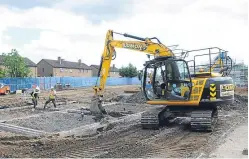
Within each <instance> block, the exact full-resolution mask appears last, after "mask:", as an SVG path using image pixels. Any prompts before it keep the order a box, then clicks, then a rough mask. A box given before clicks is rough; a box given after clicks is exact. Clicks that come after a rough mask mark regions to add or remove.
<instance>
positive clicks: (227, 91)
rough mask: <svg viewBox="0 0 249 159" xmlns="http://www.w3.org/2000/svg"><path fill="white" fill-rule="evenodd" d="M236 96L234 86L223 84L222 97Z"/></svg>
mask: <svg viewBox="0 0 249 159" xmlns="http://www.w3.org/2000/svg"><path fill="white" fill-rule="evenodd" d="M231 95H234V85H233V84H222V85H220V96H221V97H224V96H231Z"/></svg>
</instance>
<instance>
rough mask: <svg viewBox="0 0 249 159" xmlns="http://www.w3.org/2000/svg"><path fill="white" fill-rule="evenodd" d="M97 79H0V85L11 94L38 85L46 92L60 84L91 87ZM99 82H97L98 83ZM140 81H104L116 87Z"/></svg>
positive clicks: (113, 78)
mask: <svg viewBox="0 0 249 159" xmlns="http://www.w3.org/2000/svg"><path fill="white" fill-rule="evenodd" d="M96 81H97V77H37V78H0V83H4V84H6V85H9V86H10V90H11V92H14V91H16V90H20V89H25V88H28V89H29V88H32V86H33V85H38V86H39V87H40V89H42V90H47V89H49V88H51V87H52V86H55V85H56V84H58V83H60V84H61V85H70V87H72V88H80V87H92V86H94V85H95V83H96ZM98 82H99V81H98ZM139 84H140V81H139V80H138V78H137V77H134V78H118V77H110V78H108V79H107V81H106V85H107V86H117V85H139Z"/></svg>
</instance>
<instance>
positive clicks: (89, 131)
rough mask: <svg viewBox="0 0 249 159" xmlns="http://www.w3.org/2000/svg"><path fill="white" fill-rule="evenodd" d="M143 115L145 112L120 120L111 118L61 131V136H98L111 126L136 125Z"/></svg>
mask: <svg viewBox="0 0 249 159" xmlns="http://www.w3.org/2000/svg"><path fill="white" fill-rule="evenodd" d="M142 113H143V112H139V113H136V114H132V115H128V116H125V117H122V118H118V119H116V118H112V117H109V118H106V119H104V120H102V121H101V122H98V123H93V124H89V125H85V126H81V127H77V128H74V129H71V130H69V131H61V132H59V135H60V136H62V137H67V136H72V135H74V136H91V135H95V134H98V132H99V130H101V129H102V131H105V130H106V129H108V127H109V126H110V125H115V126H118V125H119V124H128V123H130V122H133V123H134V121H139V120H140V118H141V114H142Z"/></svg>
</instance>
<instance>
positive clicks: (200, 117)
mask: <svg viewBox="0 0 249 159" xmlns="http://www.w3.org/2000/svg"><path fill="white" fill-rule="evenodd" d="M217 120H218V111H217V109H213V110H195V111H192V114H191V130H192V131H208V132H212V131H213V130H214V128H215V125H216V123H217Z"/></svg>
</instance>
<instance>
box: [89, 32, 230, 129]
mask: <svg viewBox="0 0 249 159" xmlns="http://www.w3.org/2000/svg"><path fill="white" fill-rule="evenodd" d="M114 34H119V35H123V36H124V37H128V38H132V39H134V40H133V41H125V40H114V39H113V35H114ZM154 40H156V42H154ZM115 48H123V49H129V50H132V51H139V52H142V53H145V54H149V55H152V56H154V59H152V60H149V61H146V63H145V64H144V69H143V71H142V75H141V85H142V91H143V93H144V96H145V97H146V100H147V104H151V105H160V106H159V107H155V108H154V109H151V110H149V111H146V112H144V113H143V114H142V115H141V125H142V128H144V129H158V128H159V127H161V126H164V125H167V124H168V122H169V121H170V120H171V119H173V118H176V117H191V123H190V124H191V129H192V130H193V131H213V129H214V127H215V125H216V122H217V118H218V111H217V106H220V105H223V104H229V103H233V101H234V86H233V80H232V78H231V77H227V75H226V76H224V75H223V74H222V73H221V72H219V73H216V72H212V71H211V70H212V69H210V70H209V71H206V72H203V71H196V68H198V67H197V65H196V60H195V58H196V57H197V55H196V56H194V60H191V61H186V60H184V58H185V57H186V55H188V54H189V53H191V52H196V51H198V50H192V51H185V52H182V53H181V56H180V57H179V56H176V54H175V53H173V51H172V50H171V49H170V48H169V47H167V46H165V45H164V44H162V43H161V42H160V40H159V39H158V38H156V37H153V38H142V37H137V36H134V35H130V34H126V33H125V34H121V33H117V32H114V31H112V30H108V32H107V34H106V40H105V46H104V51H103V54H102V56H101V62H100V67H99V71H98V80H97V81H96V85H95V86H94V96H93V98H92V104H91V107H90V110H91V112H92V113H93V114H100V115H103V116H105V114H107V112H106V111H105V109H104V108H103V107H102V98H103V95H104V89H105V84H106V80H107V77H108V72H109V69H110V65H111V61H112V60H114V59H115V58H116V51H115ZM212 49H218V50H219V51H220V52H218V53H217V52H216V53H212V51H211V50H212ZM200 50H207V51H208V52H209V54H208V56H209V59H210V64H208V68H212V64H211V55H212V54H219V53H221V52H227V51H224V50H222V49H220V48H206V49H200ZM191 62H193V66H191V67H193V68H192V69H190V67H189V65H190V63H191ZM230 62H231V61H230ZM224 63H225V64H226V63H227V62H224ZM224 67H225V66H224ZM190 70H191V71H190ZM149 74H151V75H152V76H148V75H149ZM151 77H152V79H151ZM148 81H150V87H148Z"/></svg>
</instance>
